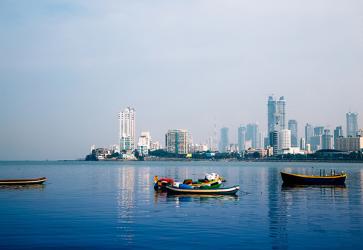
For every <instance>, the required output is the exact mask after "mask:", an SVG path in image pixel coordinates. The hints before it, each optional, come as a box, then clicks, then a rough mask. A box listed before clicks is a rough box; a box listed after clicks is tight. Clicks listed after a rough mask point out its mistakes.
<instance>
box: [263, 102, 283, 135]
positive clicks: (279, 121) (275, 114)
mask: <svg viewBox="0 0 363 250" xmlns="http://www.w3.org/2000/svg"><path fill="white" fill-rule="evenodd" d="M267 123H268V124H267V127H268V131H267V132H268V134H270V133H271V132H273V131H274V130H276V131H280V130H282V129H286V101H285V98H284V97H283V96H281V97H280V99H279V100H275V99H274V97H273V96H269V98H268V101H267Z"/></svg>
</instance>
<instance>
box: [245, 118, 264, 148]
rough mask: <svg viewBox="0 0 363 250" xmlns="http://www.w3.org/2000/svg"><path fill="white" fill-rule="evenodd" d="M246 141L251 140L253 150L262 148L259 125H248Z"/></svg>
mask: <svg viewBox="0 0 363 250" xmlns="http://www.w3.org/2000/svg"><path fill="white" fill-rule="evenodd" d="M246 140H250V141H251V144H252V148H260V146H261V142H260V141H259V140H260V136H259V130H258V124H257V123H250V124H247V129H246Z"/></svg>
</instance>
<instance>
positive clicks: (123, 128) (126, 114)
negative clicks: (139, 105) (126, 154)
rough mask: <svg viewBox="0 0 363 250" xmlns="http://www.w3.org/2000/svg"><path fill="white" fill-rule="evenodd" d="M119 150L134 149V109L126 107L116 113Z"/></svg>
mask: <svg viewBox="0 0 363 250" xmlns="http://www.w3.org/2000/svg"><path fill="white" fill-rule="evenodd" d="M118 119H119V141H120V150H121V151H122V150H125V151H129V150H134V149H135V139H136V138H135V127H136V123H135V120H136V111H135V109H134V108H131V107H127V108H125V109H124V110H123V111H121V112H120V113H119V114H118Z"/></svg>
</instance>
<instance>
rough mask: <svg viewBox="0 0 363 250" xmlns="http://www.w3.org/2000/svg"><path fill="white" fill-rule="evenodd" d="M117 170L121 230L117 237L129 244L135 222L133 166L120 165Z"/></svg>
mask: <svg viewBox="0 0 363 250" xmlns="http://www.w3.org/2000/svg"><path fill="white" fill-rule="evenodd" d="M118 172H119V173H118V180H117V181H118V190H119V191H118V197H117V202H118V221H119V227H118V229H120V230H121V233H120V234H119V237H120V238H122V240H124V241H125V242H126V243H127V244H128V245H130V244H132V243H133V241H134V238H135V235H134V232H133V230H132V227H131V225H132V224H133V223H134V222H135V221H134V217H133V213H134V208H135V200H134V191H135V168H134V167H121V168H119V170H118Z"/></svg>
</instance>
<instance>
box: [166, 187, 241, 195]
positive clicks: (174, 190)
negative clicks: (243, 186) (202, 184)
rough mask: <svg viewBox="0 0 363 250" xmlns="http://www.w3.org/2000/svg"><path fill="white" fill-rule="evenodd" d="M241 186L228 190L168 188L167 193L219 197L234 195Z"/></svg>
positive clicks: (227, 188)
mask: <svg viewBox="0 0 363 250" xmlns="http://www.w3.org/2000/svg"><path fill="white" fill-rule="evenodd" d="M238 190H239V186H233V187H226V188H211V189H204V188H190V189H184V188H178V187H174V186H167V187H166V191H167V192H168V194H209V195H211V194H219V195H234V194H236V193H237V192H238Z"/></svg>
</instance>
